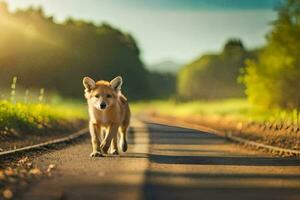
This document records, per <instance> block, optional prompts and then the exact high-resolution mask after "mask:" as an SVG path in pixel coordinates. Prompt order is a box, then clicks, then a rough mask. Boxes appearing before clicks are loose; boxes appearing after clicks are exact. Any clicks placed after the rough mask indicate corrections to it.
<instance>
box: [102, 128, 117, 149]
mask: <svg viewBox="0 0 300 200" xmlns="http://www.w3.org/2000/svg"><path fill="white" fill-rule="evenodd" d="M118 127H119V126H118V125H116V124H113V125H111V126H110V127H109V130H108V133H107V134H106V135H105V138H104V140H103V141H102V142H101V145H100V147H101V149H102V151H103V153H105V154H107V152H108V149H109V146H110V144H111V142H112V140H113V139H114V138H117V133H118Z"/></svg>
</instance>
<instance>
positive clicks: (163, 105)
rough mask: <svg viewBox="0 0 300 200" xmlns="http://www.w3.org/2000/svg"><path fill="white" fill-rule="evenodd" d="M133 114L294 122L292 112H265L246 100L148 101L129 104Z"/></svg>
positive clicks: (274, 110)
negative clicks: (150, 113) (151, 113)
mask: <svg viewBox="0 0 300 200" xmlns="http://www.w3.org/2000/svg"><path fill="white" fill-rule="evenodd" d="M131 108H132V111H133V113H135V114H138V113H143V112H144V113H145V112H148V113H149V112H155V113H158V114H164V115H170V116H177V117H178V116H180V117H186V116H209V117H226V118H232V119H236V120H247V121H275V120H282V121H291V120H296V119H295V117H294V112H292V111H284V110H276V109H273V110H270V109H269V110H266V109H263V108H261V107H258V106H254V105H252V104H250V103H249V102H248V101H247V100H246V99H226V100H218V101H209V102H208V101H192V102H186V103H184V102H182V103H177V102H175V101H150V102H139V103H133V104H131Z"/></svg>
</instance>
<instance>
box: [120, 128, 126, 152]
mask: <svg viewBox="0 0 300 200" xmlns="http://www.w3.org/2000/svg"><path fill="white" fill-rule="evenodd" d="M127 129H128V126H127V125H126V126H121V127H120V129H119V133H120V142H119V145H120V149H122V151H123V152H126V151H127V148H128V145H127V139H126V135H127Z"/></svg>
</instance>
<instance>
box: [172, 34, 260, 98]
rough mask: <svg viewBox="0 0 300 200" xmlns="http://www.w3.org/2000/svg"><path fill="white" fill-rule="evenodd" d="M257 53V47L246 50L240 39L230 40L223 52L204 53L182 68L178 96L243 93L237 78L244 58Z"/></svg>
mask: <svg viewBox="0 0 300 200" xmlns="http://www.w3.org/2000/svg"><path fill="white" fill-rule="evenodd" d="M254 57H255V51H247V50H246V49H245V48H244V47H243V44H242V43H241V41H240V40H235V39H233V40H229V41H228V42H227V43H226V45H225V47H224V49H223V51H222V52H221V53H220V54H213V55H204V56H201V57H200V58H199V59H197V60H196V61H194V62H192V63H191V64H188V65H187V66H185V67H184V68H183V69H182V70H181V71H180V72H179V74H178V83H177V90H178V94H179V96H180V97H182V98H183V99H187V100H195V99H218V98H228V97H240V96H243V89H244V88H243V86H242V85H240V84H238V82H237V78H238V76H239V73H240V70H241V68H242V67H243V66H244V62H245V60H246V59H248V58H254Z"/></svg>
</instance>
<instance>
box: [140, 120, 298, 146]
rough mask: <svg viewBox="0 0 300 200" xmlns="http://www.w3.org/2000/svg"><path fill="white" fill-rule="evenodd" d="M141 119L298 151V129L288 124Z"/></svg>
mask: <svg viewBox="0 0 300 200" xmlns="http://www.w3.org/2000/svg"><path fill="white" fill-rule="evenodd" d="M142 118H144V119H149V120H151V121H158V122H164V123H169V124H171V125H174V124H177V125H179V126H180V124H181V125H184V124H190V125H191V126H195V128H201V129H202V130H207V131H213V130H217V131H219V132H222V133H223V134H224V135H225V134H228V133H229V134H231V135H233V136H238V137H240V138H244V139H247V140H251V141H254V142H258V143H261V144H265V145H270V146H274V147H280V148H285V149H291V150H300V130H299V127H296V126H292V125H288V124H275V123H273V124H271V123H259V122H250V121H249V122H247V121H237V120H233V119H228V118H222V117H207V116H190V117H174V116H168V115H161V114H159V115H158V114H147V115H145V116H143V117H142ZM210 128H211V129H210ZM217 134H220V133H217Z"/></svg>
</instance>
